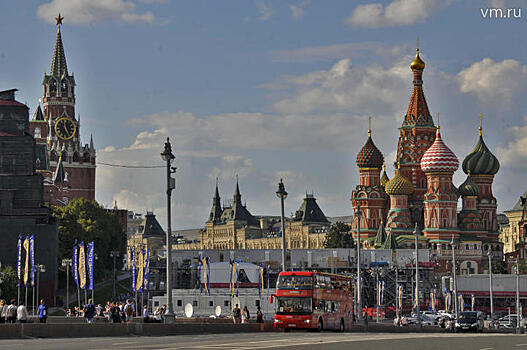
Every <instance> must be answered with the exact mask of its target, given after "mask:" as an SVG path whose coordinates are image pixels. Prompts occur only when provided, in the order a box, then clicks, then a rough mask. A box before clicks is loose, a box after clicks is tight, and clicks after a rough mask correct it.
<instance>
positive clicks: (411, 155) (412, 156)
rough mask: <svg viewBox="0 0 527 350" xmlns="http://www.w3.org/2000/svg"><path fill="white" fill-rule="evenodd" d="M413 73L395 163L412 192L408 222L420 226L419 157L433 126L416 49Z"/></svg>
mask: <svg viewBox="0 0 527 350" xmlns="http://www.w3.org/2000/svg"><path fill="white" fill-rule="evenodd" d="M410 68H411V69H412V72H413V77H414V79H413V85H414V87H413V91H412V96H411V97H410V104H409V106H408V111H407V112H406V115H405V116H404V120H403V125H402V126H401V127H400V128H399V132H400V136H399V143H398V145H397V157H396V161H395V164H397V163H399V164H400V166H401V169H400V172H401V174H402V175H403V176H404V177H405V178H407V179H408V180H409V181H411V182H412V184H413V186H414V192H413V193H412V195H411V196H410V197H409V203H408V206H409V209H410V212H411V213H412V222H418V224H419V226H420V227H421V228H422V227H423V196H424V194H425V193H426V176H425V174H424V173H423V171H422V170H421V167H420V165H419V163H420V161H421V158H422V156H423V154H424V153H425V152H426V150H427V149H428V148H429V147H430V145H431V144H432V143H433V142H434V139H435V127H434V121H433V119H432V116H431V114H430V112H429V110H428V105H427V104H426V99H425V95H424V92H423V70H424V68H425V63H424V62H423V60H422V59H421V57H419V48H418V49H417V53H416V55H415V58H414V60H413V61H412V62H411V64H410Z"/></svg>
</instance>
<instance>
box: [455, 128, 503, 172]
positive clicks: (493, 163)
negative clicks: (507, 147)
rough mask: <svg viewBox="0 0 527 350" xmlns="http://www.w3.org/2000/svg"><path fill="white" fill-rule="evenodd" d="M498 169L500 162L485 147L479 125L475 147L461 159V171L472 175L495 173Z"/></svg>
mask: <svg viewBox="0 0 527 350" xmlns="http://www.w3.org/2000/svg"><path fill="white" fill-rule="evenodd" d="M499 169H500V162H499V161H498V158H496V156H494V154H492V152H491V151H490V150H489V149H488V148H487V145H486V144H485V141H483V135H482V132H481V127H480V130H479V140H478V143H477V144H476V147H474V149H473V150H472V152H470V153H469V155H468V156H466V157H465V160H463V171H464V172H465V174H472V175H495V174H496V173H497V172H498V170H499Z"/></svg>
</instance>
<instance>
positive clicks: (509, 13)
mask: <svg viewBox="0 0 527 350" xmlns="http://www.w3.org/2000/svg"><path fill="white" fill-rule="evenodd" d="M479 11H480V12H481V17H483V19H519V18H522V9H521V7H518V8H503V9H502V8H492V7H487V8H480V9H479Z"/></svg>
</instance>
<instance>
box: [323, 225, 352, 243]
mask: <svg viewBox="0 0 527 350" xmlns="http://www.w3.org/2000/svg"><path fill="white" fill-rule="evenodd" d="M354 246H355V243H354V241H353V237H352V236H351V232H350V226H349V225H346V224H345V223H343V222H336V223H334V224H332V225H331V226H330V227H329V231H328V233H327V234H326V238H325V240H324V247H325V248H353V247H354Z"/></svg>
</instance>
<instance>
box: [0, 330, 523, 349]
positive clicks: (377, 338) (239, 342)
mask: <svg viewBox="0 0 527 350" xmlns="http://www.w3.org/2000/svg"><path fill="white" fill-rule="evenodd" d="M0 349H2V350H4V349H6V350H11V349H24V350H44V349H53V350H62V349H75V350H83V349H90V350H95V349H97V350H100V349H112V350H115V349H126V350H143V349H147V350H158V349H163V350H180V349H194V350H231V349H233V350H253V349H309V350H315V349H367V350H373V349H375V350H377V349H390V350H399V349H400V350H412V349H419V350H423V349H426V350H433V349H447V350H456V349H461V350H472V349H474V350H494V349H496V350H497V349H500V350H501V349H514V350H519V349H526V350H527V336H526V335H514V334H478V335H476V334H422V333H421V334H416V333H414V334H411V333H409V334H394V333H330V332H324V333H305V332H291V333H239V334H204V335H200V336H196V335H188V336H170V337H121V338H104V337H101V338H65V339H24V340H0Z"/></svg>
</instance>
